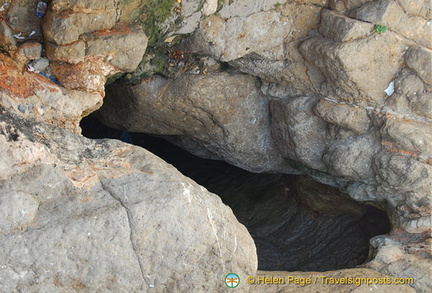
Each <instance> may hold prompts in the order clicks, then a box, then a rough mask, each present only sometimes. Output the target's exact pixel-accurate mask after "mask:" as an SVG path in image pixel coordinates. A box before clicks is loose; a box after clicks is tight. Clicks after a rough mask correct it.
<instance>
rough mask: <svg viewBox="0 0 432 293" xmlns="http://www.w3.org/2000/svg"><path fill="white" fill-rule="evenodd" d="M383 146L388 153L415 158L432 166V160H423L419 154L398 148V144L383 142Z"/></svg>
mask: <svg viewBox="0 0 432 293" xmlns="http://www.w3.org/2000/svg"><path fill="white" fill-rule="evenodd" d="M381 145H382V147H383V150H385V151H387V152H391V153H398V154H401V155H402V156H405V157H414V158H416V159H418V160H419V161H421V162H422V163H425V164H428V165H432V160H431V159H429V158H422V157H421V156H420V155H419V153H418V152H415V151H411V150H404V149H401V148H399V147H398V146H397V144H396V143H395V142H391V141H387V140H382V141H381Z"/></svg>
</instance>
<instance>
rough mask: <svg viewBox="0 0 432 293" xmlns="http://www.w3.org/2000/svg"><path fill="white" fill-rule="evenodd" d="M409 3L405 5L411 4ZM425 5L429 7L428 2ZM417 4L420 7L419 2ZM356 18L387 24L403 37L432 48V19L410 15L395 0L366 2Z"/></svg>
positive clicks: (356, 12) (358, 10)
mask: <svg viewBox="0 0 432 293" xmlns="http://www.w3.org/2000/svg"><path fill="white" fill-rule="evenodd" d="M407 4H408V3H406V4H405V6H408V5H409V4H408V5H407ZM420 5H422V4H420ZM423 5H424V6H425V8H426V7H427V4H423ZM415 6H417V7H418V4H417V5H415ZM414 9H415V8H414ZM429 11H430V8H429ZM354 18H357V19H359V20H363V21H367V22H371V23H374V24H379V25H384V26H387V27H388V28H389V29H390V30H394V31H395V32H397V33H399V34H401V35H402V36H403V37H405V38H407V39H409V40H413V41H414V42H415V43H418V44H420V45H422V46H425V47H428V48H429V49H432V41H431V40H432V30H431V23H430V20H428V19H425V18H423V17H421V16H417V15H408V14H407V13H405V11H404V9H403V7H402V6H401V5H399V3H397V2H395V1H392V0H378V1H372V2H369V3H366V4H364V5H363V6H361V7H360V8H358V9H357V10H356V11H355V13H354Z"/></svg>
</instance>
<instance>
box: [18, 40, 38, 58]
mask: <svg viewBox="0 0 432 293" xmlns="http://www.w3.org/2000/svg"><path fill="white" fill-rule="evenodd" d="M18 52H19V53H20V54H21V55H23V56H25V57H26V58H27V59H28V60H37V59H40V58H41V54H42V44H40V43H38V42H28V43H24V44H22V45H21V46H19V48H18Z"/></svg>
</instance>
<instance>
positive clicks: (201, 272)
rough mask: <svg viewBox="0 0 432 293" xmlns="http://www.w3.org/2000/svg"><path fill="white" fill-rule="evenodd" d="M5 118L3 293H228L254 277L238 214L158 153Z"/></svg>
mask: <svg viewBox="0 0 432 293" xmlns="http://www.w3.org/2000/svg"><path fill="white" fill-rule="evenodd" d="M0 121H1V124H0V126H1V128H0V129H1V131H0V148H1V149H2V153H3V151H5V152H6V153H7V154H8V156H7V157H6V158H5V159H2V160H1V162H0V170H8V172H2V173H1V174H2V176H1V179H0V180H1V181H0V201H1V202H2V207H1V211H2V212H3V214H4V215H5V217H2V219H1V220H0V229H1V233H0V243H1V245H2V250H1V251H0V259H1V260H2V265H1V266H0V278H1V279H2V282H0V290H1V291H4V292H14V291H25V292H60V291H76V290H85V291H100V290H101V291H107V292H145V291H148V290H151V289H152V288H153V289H152V290H155V291H156V292H186V291H187V292H190V291H193V290H195V289H196V288H197V286H198V287H199V288H201V289H202V290H205V291H211V290H215V288H216V290H218V291H221V290H223V288H224V287H225V285H224V284H223V281H222V280H223V277H224V276H225V275H226V274H228V273H229V272H236V273H237V274H239V275H240V276H241V278H245V277H246V276H247V275H251V274H254V273H255V271H256V267H257V258H256V251H255V246H254V243H253V240H252V239H251V237H250V236H249V234H248V232H247V230H246V229H245V228H244V226H242V225H241V224H239V223H238V222H237V220H236V218H235V217H234V215H233V213H232V211H231V210H230V209H229V208H228V207H226V206H225V205H224V204H223V203H222V202H221V200H220V199H219V198H218V197H217V196H216V195H214V194H211V193H209V192H208V191H207V190H206V189H205V188H203V187H201V186H199V185H197V184H196V183H195V182H193V181H192V180H190V179H188V178H186V177H184V176H183V175H181V174H180V173H179V172H178V171H177V170H175V169H174V168H173V167H172V166H170V165H168V164H166V163H165V162H163V161H162V160H160V159H159V158H157V157H155V156H154V155H152V154H150V153H149V152H147V151H145V150H143V149H141V148H138V147H134V146H130V145H127V144H124V143H121V142H118V141H112V140H111V141H110V140H101V141H91V140H88V139H85V138H83V137H80V136H78V135H74V134H72V133H70V132H68V131H66V130H63V129H60V128H56V127H54V126H52V125H48V124H41V123H31V122H29V121H27V120H22V119H20V118H17V117H15V116H13V115H9V114H7V113H5V112H2V113H1V114H0ZM41 137H44V138H45V139H41ZM180 276H181V277H180ZM190 280H196V281H194V282H192V283H191V282H190Z"/></svg>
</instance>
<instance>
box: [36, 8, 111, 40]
mask: <svg viewBox="0 0 432 293" xmlns="http://www.w3.org/2000/svg"><path fill="white" fill-rule="evenodd" d="M71 11H72V12H71ZM116 19H117V11H116V3H115V1H107V2H105V1H104V2H98V1H90V2H89V1H82V0H78V1H74V2H73V3H69V1H64V0H60V1H55V2H54V3H53V4H52V5H51V6H50V9H48V11H47V14H46V15H45V17H44V22H43V31H44V36H45V38H46V39H47V40H48V41H50V42H55V43H56V44H58V45H65V44H70V43H72V42H75V41H77V40H78V38H79V36H80V35H82V34H84V33H88V32H93V31H96V30H102V29H110V28H112V27H113V26H114V25H115V23H116Z"/></svg>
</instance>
